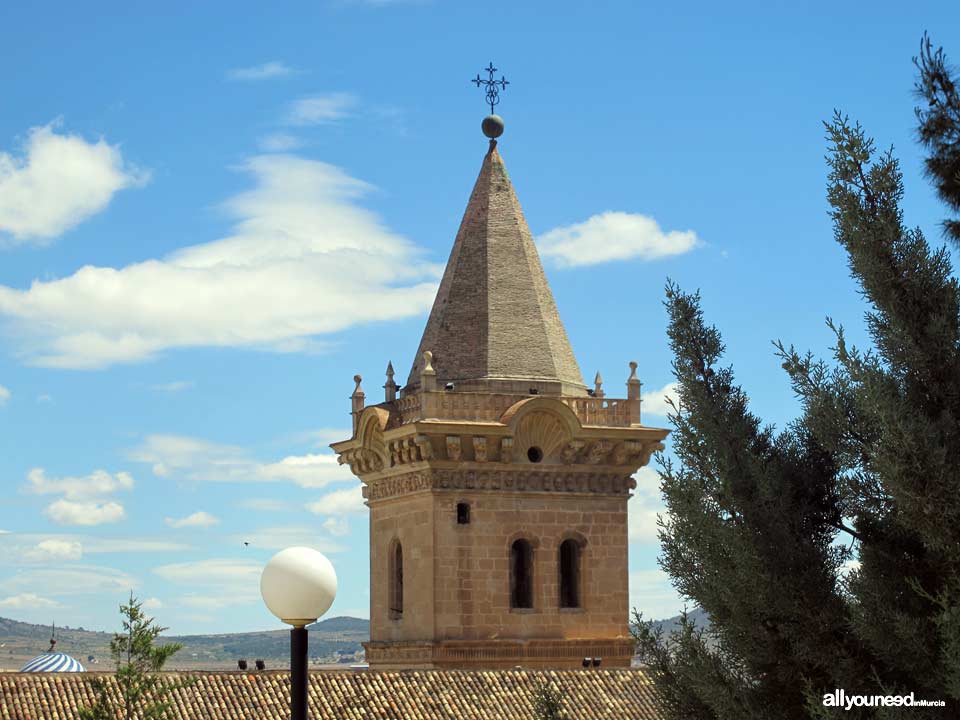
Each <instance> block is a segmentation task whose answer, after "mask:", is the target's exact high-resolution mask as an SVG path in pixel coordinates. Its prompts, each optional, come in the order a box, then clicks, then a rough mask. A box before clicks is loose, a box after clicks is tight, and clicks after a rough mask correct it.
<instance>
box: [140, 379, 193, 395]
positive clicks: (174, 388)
mask: <svg viewBox="0 0 960 720" xmlns="http://www.w3.org/2000/svg"><path fill="white" fill-rule="evenodd" d="M193 386H194V382H193V381H192V380H174V381H173V382H168V383H161V384H160V385H151V386H150V389H151V390H156V391H157V392H165V393H176V392H180V391H182V390H189V389H190V388H192V387H193Z"/></svg>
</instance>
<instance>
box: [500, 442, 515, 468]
mask: <svg viewBox="0 0 960 720" xmlns="http://www.w3.org/2000/svg"><path fill="white" fill-rule="evenodd" d="M512 461H513V438H503V439H502V440H501V441H500V462H502V463H508V462H512Z"/></svg>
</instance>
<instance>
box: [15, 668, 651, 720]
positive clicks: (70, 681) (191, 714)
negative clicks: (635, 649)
mask: <svg viewBox="0 0 960 720" xmlns="http://www.w3.org/2000/svg"><path fill="white" fill-rule="evenodd" d="M163 676H164V680H165V681H166V682H176V681H178V680H183V679H184V678H185V677H188V676H190V677H193V678H195V679H196V683H195V684H193V685H189V686H187V687H182V688H178V689H176V690H175V691H174V692H173V694H172V696H171V698H170V699H171V700H172V706H171V711H170V712H169V713H168V717H169V718H170V720H214V719H216V720H250V718H256V719H257V720H286V718H287V717H288V714H289V708H288V702H289V693H290V679H289V673H287V672H286V671H283V670H268V671H263V672H257V673H249V672H209V671H205V672H196V673H185V672H170V673H163ZM98 677H99V678H103V679H104V680H106V681H107V683H108V685H109V688H110V691H111V693H112V694H116V693H117V687H116V682H115V680H114V676H113V674H112V673H102V672H86V673H69V674H44V673H10V672H4V673H0V720H75V718H76V717H77V710H78V708H80V707H81V706H83V705H89V704H92V703H93V702H94V700H95V697H96V696H95V693H94V690H93V687H92V684H91V681H92V680H93V679H94V678H98ZM542 680H548V681H550V682H553V683H555V684H556V685H557V686H558V687H560V688H563V689H564V690H565V691H566V696H567V700H566V711H567V713H568V714H569V715H570V717H572V718H591V719H592V720H657V718H659V717H660V714H659V712H658V710H657V697H656V693H655V691H654V688H653V685H652V683H651V681H650V679H649V677H648V676H647V675H646V674H645V672H644V671H643V670H636V669H633V670H626V669H622V670H621V669H610V670H603V669H598V670H593V669H591V670H501V671H476V670H407V671H394V672H378V671H370V670H366V671H352V670H351V671H344V670H328V671H315V672H311V673H310V686H309V708H310V713H311V717H313V718H324V719H327V718H336V719H337V720H340V719H343V720H355V719H356V720H407V719H409V720H454V719H456V720H481V719H482V720H501V719H502V720H507V719H508V718H509V719H510V720H516V719H517V718H532V717H533V703H532V697H533V690H534V688H535V686H536V681H542Z"/></svg>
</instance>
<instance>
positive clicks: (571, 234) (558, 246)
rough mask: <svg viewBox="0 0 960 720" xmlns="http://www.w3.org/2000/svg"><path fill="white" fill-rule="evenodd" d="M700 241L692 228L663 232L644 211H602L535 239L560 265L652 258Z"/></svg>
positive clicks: (682, 250) (678, 252) (545, 254)
mask: <svg viewBox="0 0 960 720" xmlns="http://www.w3.org/2000/svg"><path fill="white" fill-rule="evenodd" d="M699 244H700V241H699V240H698V239H697V236H696V233H694V232H693V231H692V230H687V231H685V232H678V231H676V230H673V231H671V232H667V233H665V232H663V230H661V229H660V226H659V225H658V224H657V222H656V220H654V219H653V218H650V217H647V216H646V215H638V214H634V213H625V212H605V213H600V214H599V215H594V216H592V217H590V218H588V219H587V220H586V221H584V222H582V223H574V224H573V225H567V226H566V227H558V228H554V229H553V230H550V231H548V232H546V233H544V234H543V235H541V236H540V237H539V238H538V239H537V247H538V249H539V251H540V254H541V255H542V256H543V257H544V258H548V259H550V260H553V261H554V262H555V263H556V264H557V265H559V266H561V267H577V266H581V265H598V264H600V263H605V262H612V261H614V260H628V259H631V258H640V259H641V260H656V259H657V258H662V257H668V256H671V255H681V254H683V253H685V252H689V251H690V250H692V249H693V248H695V247H696V246H697V245H699Z"/></svg>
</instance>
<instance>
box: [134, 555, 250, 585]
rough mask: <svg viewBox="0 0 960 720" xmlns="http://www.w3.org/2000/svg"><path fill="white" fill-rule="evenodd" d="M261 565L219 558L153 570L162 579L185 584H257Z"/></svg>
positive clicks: (172, 564) (169, 565) (170, 565)
mask: <svg viewBox="0 0 960 720" xmlns="http://www.w3.org/2000/svg"><path fill="white" fill-rule="evenodd" d="M262 571H263V566H262V565H261V564H260V563H257V562H254V561H252V560H233V559H229V558H220V559H213V560H195V561H192V562H181V563H170V564H167V565H160V566H158V567H155V568H154V569H153V572H154V573H155V574H157V575H159V576H160V577H162V578H163V579H164V580H169V581H170V582H174V583H178V584H179V583H183V584H187V585H193V584H197V585H216V584H218V583H221V582H237V581H239V582H241V583H246V582H251V581H255V584H257V585H259V582H260V573H261V572H262Z"/></svg>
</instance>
